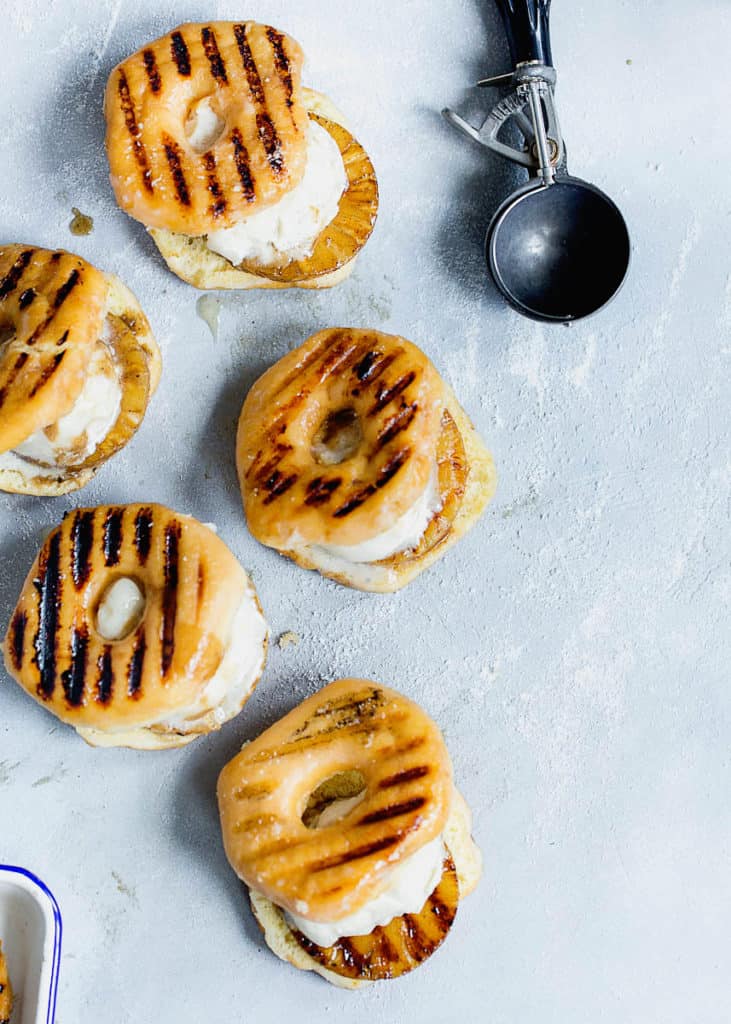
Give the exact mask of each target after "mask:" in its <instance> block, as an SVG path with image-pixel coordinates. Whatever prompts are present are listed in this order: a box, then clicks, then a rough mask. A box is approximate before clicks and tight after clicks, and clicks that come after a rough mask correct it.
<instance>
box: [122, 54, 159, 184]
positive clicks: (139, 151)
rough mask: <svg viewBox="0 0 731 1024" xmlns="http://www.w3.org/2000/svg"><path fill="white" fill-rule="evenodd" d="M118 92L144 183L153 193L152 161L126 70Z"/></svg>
mask: <svg viewBox="0 0 731 1024" xmlns="http://www.w3.org/2000/svg"><path fill="white" fill-rule="evenodd" d="M117 94H118V96H119V105H120V107H121V109H122V113H123V115H124V123H125V125H126V127H127V131H128V133H129V135H130V137H131V139H132V149H133V150H134V155H135V160H136V161H137V166H138V167H139V169H140V171H141V174H142V184H143V186H144V188H145V189H146V190H147V191H148V192H150V193H153V192H154V191H155V189H154V187H153V184H152V172H151V171H150V162H149V160H148V159H147V150H146V149H145V144H144V142H143V141H142V137H141V132H140V127H139V125H138V123H137V114H136V113H135V105H134V102H133V101H132V96H131V94H130V91H129V82H128V81H127V76H126V75H125V73H124V71H120V72H119V82H118V84H117Z"/></svg>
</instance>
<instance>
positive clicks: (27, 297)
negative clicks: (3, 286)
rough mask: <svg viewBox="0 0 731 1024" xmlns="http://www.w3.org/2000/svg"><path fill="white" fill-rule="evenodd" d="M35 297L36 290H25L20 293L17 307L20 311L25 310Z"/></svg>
mask: <svg viewBox="0 0 731 1024" xmlns="http://www.w3.org/2000/svg"><path fill="white" fill-rule="evenodd" d="M35 297H36V290H35V288H26V289H25V291H24V292H22V294H21V296H20V298H19V299H18V306H19V307H20V308H21V309H27V308H28V306H30V304H31V302H32V301H33V299H34V298H35Z"/></svg>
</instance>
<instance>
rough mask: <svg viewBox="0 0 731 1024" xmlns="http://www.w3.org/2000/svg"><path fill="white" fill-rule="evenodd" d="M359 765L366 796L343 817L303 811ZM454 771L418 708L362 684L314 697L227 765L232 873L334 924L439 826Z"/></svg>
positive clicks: (222, 781)
mask: <svg viewBox="0 0 731 1024" xmlns="http://www.w3.org/2000/svg"><path fill="white" fill-rule="evenodd" d="M348 771H359V772H360V773H361V774H362V776H363V778H364V781H365V786H366V789H365V796H364V799H363V800H362V801H361V803H359V804H358V805H357V807H355V808H354V809H353V810H351V812H350V813H349V814H348V815H346V817H344V818H343V819H341V820H339V821H337V822H335V823H333V824H332V825H328V826H325V827H322V828H308V827H307V826H306V825H305V824H304V822H303V820H302V815H303V814H304V812H305V809H306V807H307V802H308V799H309V797H310V795H311V794H312V792H313V791H314V790H316V789H317V787H318V786H320V785H321V784H322V783H323V782H324V781H325V780H327V779H328V778H330V777H332V776H334V775H336V774H338V773H341V772H348ZM451 798H452V769H451V762H450V760H449V755H448V753H447V750H446V747H445V745H444V740H443V737H442V734H441V732H440V731H439V729H438V727H437V726H436V724H435V723H434V722H433V721H432V720H431V719H430V718H429V716H428V715H427V714H426V712H424V711H423V710H422V709H421V708H420V707H418V705H416V704H414V703H413V702H412V701H410V700H408V699H407V698H406V697H403V696H402V695H401V694H399V693H397V692H395V691H394V690H390V689H387V688H386V687H384V686H380V685H379V684H377V683H373V682H369V681H367V680H359V679H342V680H339V681H338V682H335V683H331V684H330V685H329V686H326V687H325V688H324V689H323V690H321V691H320V692H319V693H316V694H314V695H313V696H312V697H310V698H308V699H307V700H306V701H304V703H302V704H300V705H299V707H296V708H295V709H294V710H293V711H291V712H290V713H289V714H288V715H286V716H285V717H284V718H283V719H281V720H280V721H279V722H277V723H275V724H274V725H273V726H272V727H271V728H269V729H267V730H266V732H264V733H262V735H261V736H259V738H258V739H256V740H254V742H252V743H250V744H248V745H247V746H245V747H244V749H243V750H242V751H241V753H240V754H238V755H237V757H235V758H234V759H233V760H232V761H230V762H229V764H228V765H226V767H225V768H224V769H223V771H222V772H221V775H220V777H219V781H218V801H219V807H220V812H221V824H222V829H223V839H224V846H225V848H226V853H227V856H228V859H229V861H230V863H231V866H232V867H233V869H234V871H236V873H237V874H238V875H239V877H240V878H242V879H243V881H245V882H246V883H247V885H249V886H250V887H251V888H252V889H254V890H255V891H257V892H260V893H262V894H263V895H265V896H266V897H267V898H268V899H270V900H271V901H272V902H273V903H276V904H277V905H278V906H280V907H283V908H285V909H289V910H291V911H292V912H294V913H299V914H303V915H305V916H308V917H311V918H312V919H313V920H319V921H334V920H338V919H339V918H341V917H343V916H345V915H346V914H349V913H352V912H353V911H354V910H357V909H359V908H360V907H361V906H363V905H364V904H365V903H367V902H368V901H369V900H370V899H372V898H373V897H374V896H376V895H378V893H379V892H380V891H382V888H383V885H384V884H385V883H386V880H387V877H388V872H389V870H390V869H391V868H392V867H393V866H394V865H395V864H396V863H398V862H399V861H401V860H403V859H404V858H406V857H408V856H409V855H410V854H412V853H414V852H416V850H418V849H420V848H421V847H422V846H423V845H425V844H426V843H427V842H429V841H430V840H431V839H434V838H436V837H437V836H438V835H439V834H440V833H441V831H442V829H443V828H444V824H445V822H446V820H447V816H448V814H449V810H450V802H451Z"/></svg>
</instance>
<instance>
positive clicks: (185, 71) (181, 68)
mask: <svg viewBox="0 0 731 1024" xmlns="http://www.w3.org/2000/svg"><path fill="white" fill-rule="evenodd" d="M170 52H171V53H172V55H173V60H174V61H175V66H176V68H177V69H178V74H179V75H181V76H182V77H183V78H188V77H189V76H190V54H189V53H188V47H187V46H186V45H185V40H184V39H183V37H182V35H181V34H180V32H173V34H172V35H171V36H170Z"/></svg>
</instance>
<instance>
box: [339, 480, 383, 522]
mask: <svg viewBox="0 0 731 1024" xmlns="http://www.w3.org/2000/svg"><path fill="white" fill-rule="evenodd" d="M375 493H376V487H375V485H374V484H368V486H367V487H363V488H361V490H359V491H356V493H355V494H354V495H352V497H350V498H348V500H347V501H346V502H345V503H344V504H343V505H341V506H340V508H337V509H335V512H334V513H333V515H334V516H335V518H336V519H344V518H345V516H349V515H350V513H351V512H355V510H356V509H357V508H360V506H361V505H363V504H364V503H365V502H366V501H368V499H369V498H370V497H371V495H373V494H375Z"/></svg>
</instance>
